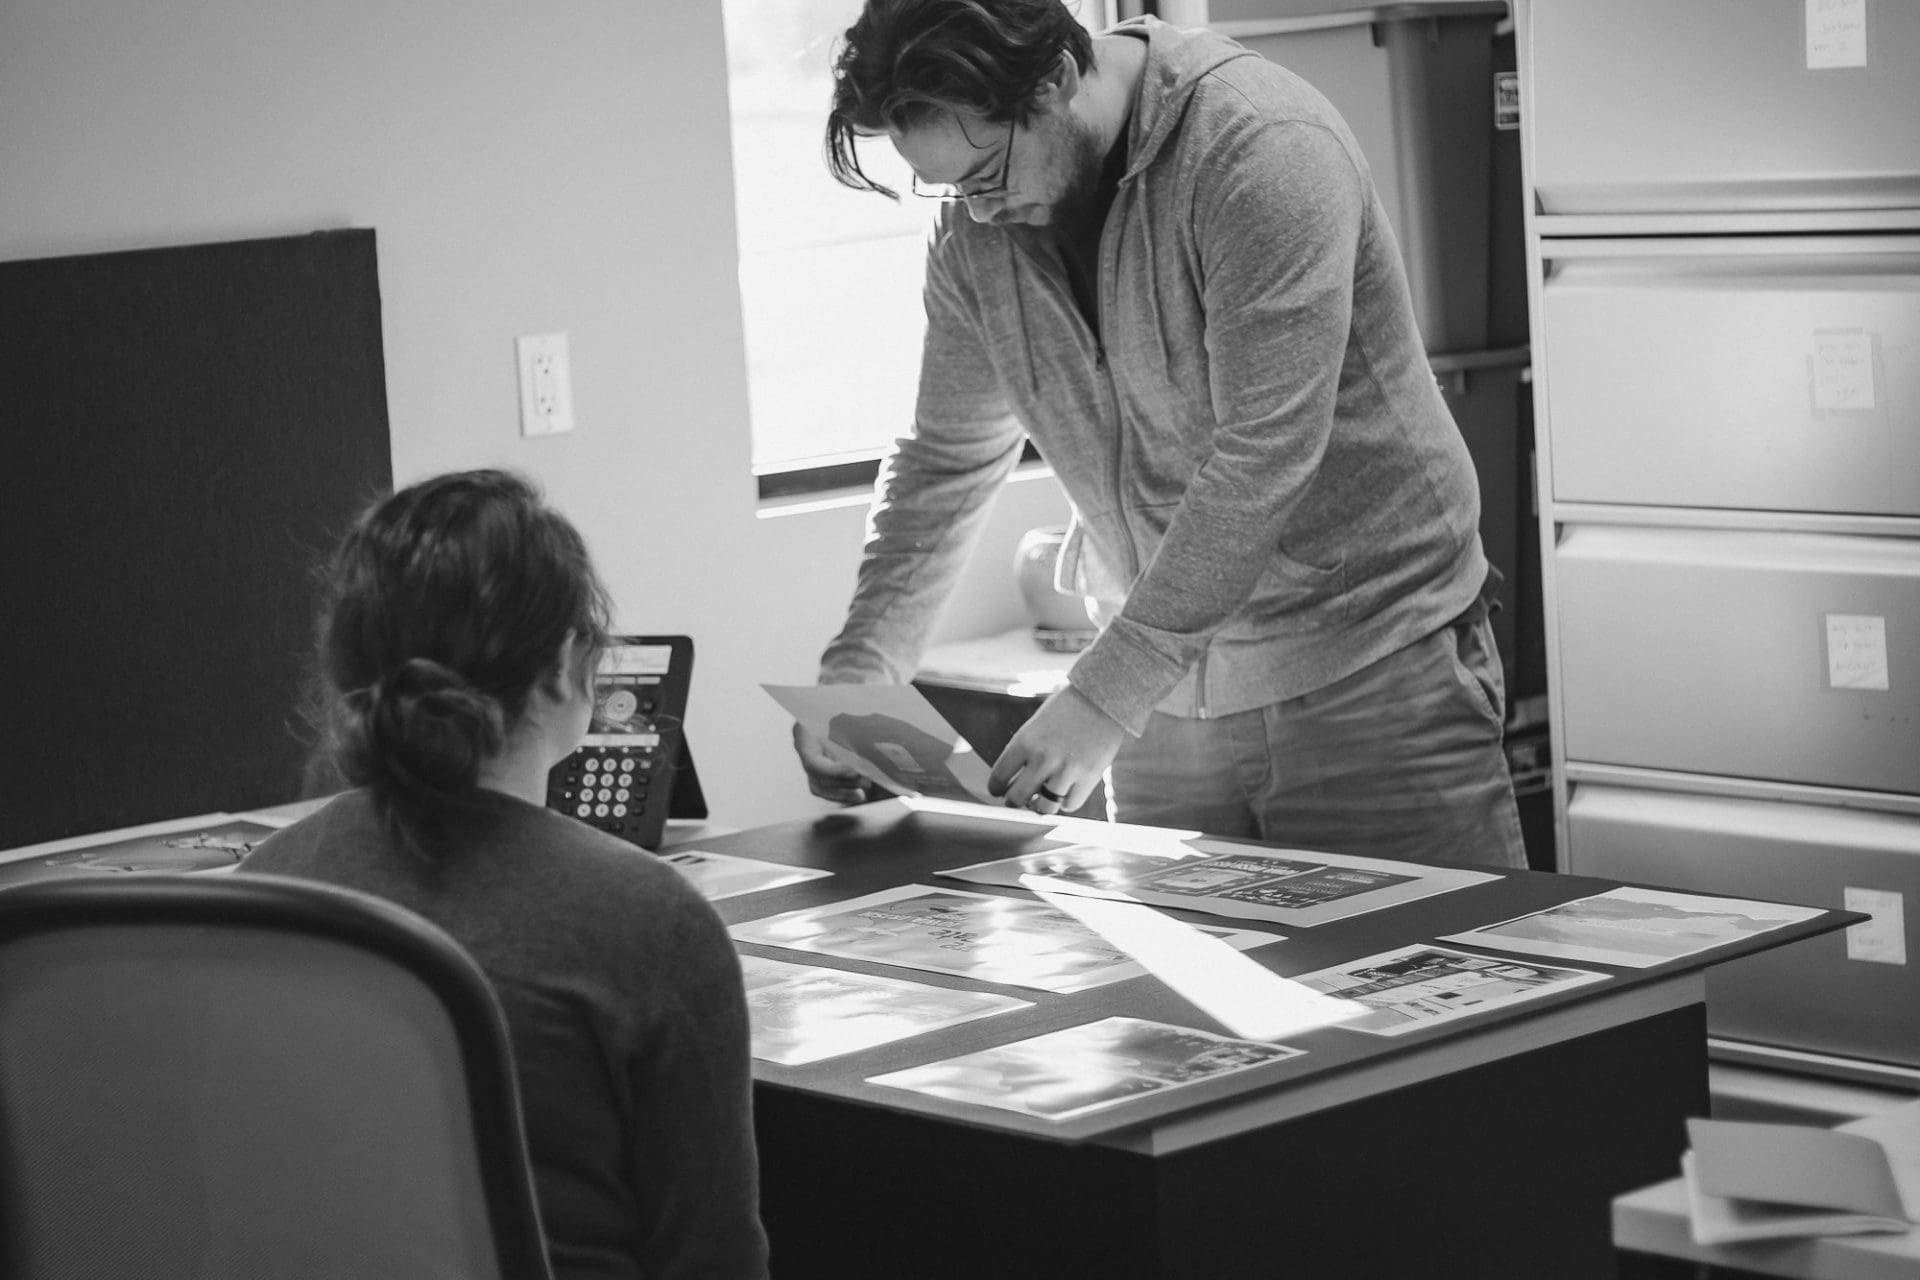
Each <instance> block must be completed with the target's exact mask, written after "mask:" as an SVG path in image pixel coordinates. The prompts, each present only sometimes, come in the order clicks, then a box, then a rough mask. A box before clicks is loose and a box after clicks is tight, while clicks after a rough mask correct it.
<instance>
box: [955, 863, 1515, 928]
mask: <svg viewBox="0 0 1920 1280" xmlns="http://www.w3.org/2000/svg"><path fill="white" fill-rule="evenodd" d="M938 874H939V875H942V876H947V877H950V878H952V879H955V880H966V881H970V882H972V883H974V884H1000V885H1010V886H1013V887H1016V888H1017V887H1022V886H1025V885H1026V883H1027V882H1026V880H1025V879H1024V877H1027V876H1046V877H1049V878H1050V879H1052V880H1053V881H1055V882H1056V883H1054V884H1051V885H1049V886H1048V888H1050V889H1054V890H1059V891H1062V892H1073V891H1075V890H1076V889H1084V891H1085V892H1087V893H1089V894H1094V895H1098V896H1101V897H1124V898H1128V899H1130V900H1132V901H1135V902H1144V903H1147V904H1148V905H1150V906H1157V907H1181V908H1185V909H1187V910H1190V911H1206V912H1210V913H1212V914H1214V915H1220V916H1231V917H1233V918H1235V919H1240V920H1270V921H1272V922H1274V923H1276V924H1294V925H1316V924H1326V923H1328V922H1330V921H1334V920H1345V919H1348V918H1349V917H1352V916H1357V915H1364V914H1366V913H1367V912H1369V911H1378V910H1380V909H1381V908H1383V907H1391V906H1395V905H1397V904H1399V903H1402V902H1411V901H1413V900H1415V899H1417V898H1426V897H1431V896H1432V895H1434V894H1436V893H1447V892H1449V891H1451V890H1454V889H1464V888H1466V887H1467V886H1468V885H1475V884H1484V883H1486V882H1487V881H1489V880H1493V879H1495V878H1496V877H1495V876H1493V875H1492V874H1490V873H1488V872H1484V871H1469V870H1465V869H1463V868H1455V867H1429V866H1421V865H1416V864H1413V863H1406V862H1387V861H1384V860H1382V859H1378V858H1356V857H1349V856H1347V855H1344V854H1331V853H1310V852H1307V851H1305V850H1300V849H1257V848H1253V847H1250V846H1235V847H1233V848H1232V849H1231V850H1230V851H1222V850H1221V849H1220V847H1219V846H1214V847H1213V848H1211V849H1209V848H1205V847H1199V848H1194V849H1192V851H1191V856H1188V857H1175V856H1168V855H1157V854H1149V853H1139V852H1133V851H1129V850H1125V849H1115V848H1111V847H1108V846H1106V845H1100V844H1076V845H1067V846H1063V847H1061V848H1057V849H1038V850H1035V851H1033V852H1031V853H1026V854H1022V855H1021V856H1019V857H1017V858H1003V859H1000V860H998V861H995V862H979V863H975V864H973V865H972V866H967V867H956V868H954V869H953V870H951V871H942V872H939V873H938Z"/></svg>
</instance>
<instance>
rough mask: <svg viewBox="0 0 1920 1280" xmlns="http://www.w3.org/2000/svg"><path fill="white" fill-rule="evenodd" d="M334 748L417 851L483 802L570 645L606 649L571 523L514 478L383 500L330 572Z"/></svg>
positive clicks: (347, 774) (325, 654) (600, 601)
mask: <svg viewBox="0 0 1920 1280" xmlns="http://www.w3.org/2000/svg"><path fill="white" fill-rule="evenodd" d="M323 572H324V574H325V579H324V583H323V594H322V605H321V615H320V628H319V630H320V637H319V639H320V643H319V659H320V662H319V665H320V672H321V675H322V677H323V679H324V680H325V682H326V685H327V691H328V695H329V697H328V708H327V723H326V730H327V744H328V747H329V749H330V751H331V753H332V756H333V760H334V764H335V766H336V768H337V769H338V770H339V772H340V774H341V776H342V777H343V778H344V779H345V781H347V782H349V783H352V784H354V785H358V786H365V787H367V788H368V789H369V790H371V791H372V793H373V795H374V798H375V801H376V802H377V803H378V804H379V805H380V807H381V809H382V812H383V813H384V815H385V816H386V817H387V819H388V821H389V822H390V823H392V824H393V825H394V826H395V828H396V829H397V832H398V834H399V835H400V836H401V837H402V838H403V840H404V842H405V843H407V844H408V845H409V846H410V847H412V848H413V849H414V850H416V851H418V852H422V853H433V852H436V848H435V846H436V844H437V836H438V835H439V833H440V831H441V829H442V826H443V824H444V820H445V819H446V817H447V816H448V815H449V814H450V813H451V812H452V811H453V810H455V809H458V808H459V807H461V806H463V805H464V804H466V803H469V802H471V800H472V799H473V798H474V796H475V793H476V789H477V778H478V773H479V768H480V765H481V763H482V762H483V761H484V760H486V759H487V758H488V757H489V756H491V755H492V754H494V753H495V752H497V751H499V750H500V748H501V746H502V745H503V744H504V743H505V741H506V737H507V734H508V733H509V732H511V731H512V729H513V726H514V724H515V722H516V721H518V719H519V718H520V714H521V712H522V711H524V710H525V708H526V702H527V695H528V693H529V692H530V691H531V690H532V689H533V687H534V685H535V683H536V682H537V681H538V680H540V679H541V678H543V677H544V676H546V675H548V674H549V673H551V672H552V670H553V668H554V663H555V662H556V660H558V659H559V658H560V656H561V650H562V646H563V645H564V644H565V643H566V640H567V637H568V634H569V633H572V635H573V636H574V637H575V638H576V639H577V640H581V641H584V642H586V643H587V644H588V645H589V646H591V650H590V652H589V654H588V660H589V662H591V661H592V660H593V658H594V657H595V656H596V655H597V654H598V651H599V650H600V649H601V648H602V647H604V646H605V644H606V643H607V632H608V628H609V618H610V616H611V608H610V606H609V603H608V599H607V594H606V590H605V588H603V587H602V586H601V585H600V581H599V579H598V577H597V576H596V575H595V574H594V571H593V565H592V563H591V562H590V561H589V560H588V559H587V549H586V544H585V543H584V542H583V541H582V540H581V538H580V534H579V532H578V531H577V530H576V529H575V528H574V527H573V525H572V524H571V523H569V522H568V520H567V519H566V517H565V516H562V515H561V514H559V513H558V512H557V511H554V510H552V509H551V508H549V507H547V506H546V505H545V504H544V503H543V502H542V501H541V498H540V495H539V493H538V492H537V491H536V490H535V489H534V487H533V486H532V485H531V484H530V483H529V482H528V481H526V480H524V479H522V478H521V477H519V476H516V475H513V474H510V473H508V472H503V471H462V472H454V473H452V474H448V475H441V476H435V477H433V478H432V479H428V480H422V481H420V482H419V483H418V484H414V485H410V486H408V487H407V488H405V489H402V490H400V491H399V492H398V493H395V494H393V495H391V496H389V497H387V498H384V499H381V500H380V501H378V502H375V503H374V504H373V505H372V506H371V507H369V508H368V509H367V510H366V511H365V512H363V513H362V514H361V515H360V517H359V518H358V519H357V520H356V521H355V522H354V524H353V526H352V527H351V528H350V529H348V531H347V533H346V536H345V537H344V538H342V539H341V542H340V545H339V547H338V548H337V549H336V550H335V551H334V553H333V556H332V557H331V559H330V560H329V561H328V563H327V564H326V566H325V568H324V570H323Z"/></svg>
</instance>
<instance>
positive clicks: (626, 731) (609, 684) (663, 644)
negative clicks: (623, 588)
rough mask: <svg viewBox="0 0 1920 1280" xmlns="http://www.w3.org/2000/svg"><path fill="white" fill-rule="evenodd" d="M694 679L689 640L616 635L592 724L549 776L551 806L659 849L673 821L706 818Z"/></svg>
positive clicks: (605, 659)
mask: <svg viewBox="0 0 1920 1280" xmlns="http://www.w3.org/2000/svg"><path fill="white" fill-rule="evenodd" d="M692 677H693V641H692V639H690V638H689V637H687V636H615V637H614V638H613V640H612V642H611V643H610V644H609V645H608V646H607V648H606V650H605V652H603V653H602V654H601V655H600V665H599V669H598V670H597V671H596V672H595V674H594V681H593V718H592V721H591V722H590V723H589V724H588V726H587V733H586V736H585V737H584V738H582V739H581V742H580V746H579V748H578V749H576V750H575V751H574V753H573V754H572V755H570V756H568V757H567V758H566V759H565V760H562V761H561V762H560V763H559V764H557V765H555V766H553V769H552V770H551V771H550V772H549V773H548V775H547V807H548V808H550V809H554V810H557V811H558V812H560V813H564V814H567V815H568V816H569V817H573V818H578V819H579V820H580V821H581V822H584V823H586V824H587V825H588V826H592V827H598V828H599V829H600V830H602V831H608V832H611V833H612V834H614V835H616V836H619V837H620V838H621V839H623V840H627V841H630V842H632V843H633V844H637V845H639V846H640V847H641V848H643V849H658V848H659V847H660V842H661V839H662V837H663V836H664V835H665V834H666V825H667V818H668V817H669V816H672V817H694V818H704V817H705V816H706V801H705V799H704V797H703V796H702V795H701V791H700V783H699V778H698V776H697V775H695V774H694V772H693V757H692V755H691V754H690V753H689V752H688V751H687V746H686V733H685V730H684V727H683V726H684V723H685V718H686V714H687V690H688V687H689V685H690V684H691V683H692Z"/></svg>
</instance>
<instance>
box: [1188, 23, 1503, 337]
mask: <svg viewBox="0 0 1920 1280" xmlns="http://www.w3.org/2000/svg"><path fill="white" fill-rule="evenodd" d="M1505 15H1506V6H1505V5H1504V4H1406V5H1385V6H1376V7H1372V8H1365V9H1351V10H1347V11H1344V12H1339V13H1322V14H1318V15H1316V16H1310V17H1302V16H1299V15H1293V16H1287V17H1274V16H1272V15H1271V12H1270V7H1269V12H1264V13H1263V12H1262V6H1260V5H1259V4H1256V3H1227V2H1223V0H1214V3H1213V4H1212V5H1211V6H1210V7H1209V18H1210V21H1211V25H1212V26H1213V27H1214V28H1216V29H1217V30H1219V31H1221V32H1222V33H1223V34H1226V35H1229V36H1232V37H1233V38H1234V39H1236V40H1238V41H1240V42H1241V43H1242V44H1244V45H1246V46H1247V47H1248V48H1250V49H1252V50H1254V51H1255V52H1257V53H1259V54H1261V55H1262V56H1264V57H1267V58H1270V59H1271V60H1273V61H1274V62H1277V63H1279V64H1280V65H1281V66H1283V67H1286V68H1287V69H1288V70H1289V71H1292V72H1294V73H1295V74H1296V75H1298V76H1300V77H1301V78H1302V79H1304V80H1306V81H1307V83H1309V84H1311V85H1312V86H1313V87H1314V88H1316V89H1318V90H1319V91H1320V92H1321V93H1323V94H1325V95H1326V97H1327V99H1328V100H1329V101H1330V102H1332V103H1333V105H1334V107H1335V108H1336V109H1337V110H1338V111H1339V112H1340V114H1341V115H1342V116H1343V117H1344V118H1345V119H1346V122H1347V125H1348V127H1349V128H1351V129H1352V130H1353V135H1354V137H1355V138H1356V139H1357V140H1358V141H1359V143H1360V150H1361V152H1362V153H1363V154H1364V155H1365V156H1366V157H1367V164H1368V166H1369V167H1370V168H1371V169H1372V170H1373V176H1374V182H1375V184H1376V185H1377V186H1378V187H1379V190H1380V197H1381V200H1382V202H1383V203H1384V204H1385V205H1386V209H1387V218H1388V220H1389V221H1390V222H1392V224H1393V230H1394V234H1395V236H1397V237H1398V238H1399V241H1400V251H1401V255H1402V257H1403V259H1404V260H1405V262H1406V267H1407V278H1408V283H1409V284H1410V286H1411V288H1412V292H1413V305H1414V311H1415V314H1416V315H1417V317H1418V319H1419V322H1420V333H1421V336H1422V337H1423V338H1424V339H1425V340H1426V344H1427V350H1429V351H1433V352H1455V351H1473V350H1480V349H1483V348H1485V347H1487V346H1488V345H1489V344H1488V318H1489V317H1488V313H1489V300H1488V283H1487V281H1488V236H1489V230H1488V228H1489V214H1488V208H1489V199H1490V190H1491V183H1492V179H1491V154H1492V145H1493V144H1492V135H1493V133H1494V129H1493V65H1494V29H1495V27H1496V26H1497V25H1498V24H1499V23H1500V22H1501V20H1502V19H1503V18H1504V17H1505ZM1515 198H1516V199H1517V198H1518V194H1517V192H1516V193H1515Z"/></svg>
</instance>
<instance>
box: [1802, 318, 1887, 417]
mask: <svg viewBox="0 0 1920 1280" xmlns="http://www.w3.org/2000/svg"><path fill="white" fill-rule="evenodd" d="M1813 407H1814V409H1815V410H1816V411H1826V412H1831V411H1836V410H1837V411H1842V412H1844V411H1847V410H1860V409H1872V408H1873V407H1874V397H1873V335H1872V334H1870V333H1867V332H1865V331H1863V330H1859V329H1826V330H1821V331H1820V332H1817V333H1815V334H1814V335H1813Z"/></svg>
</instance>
